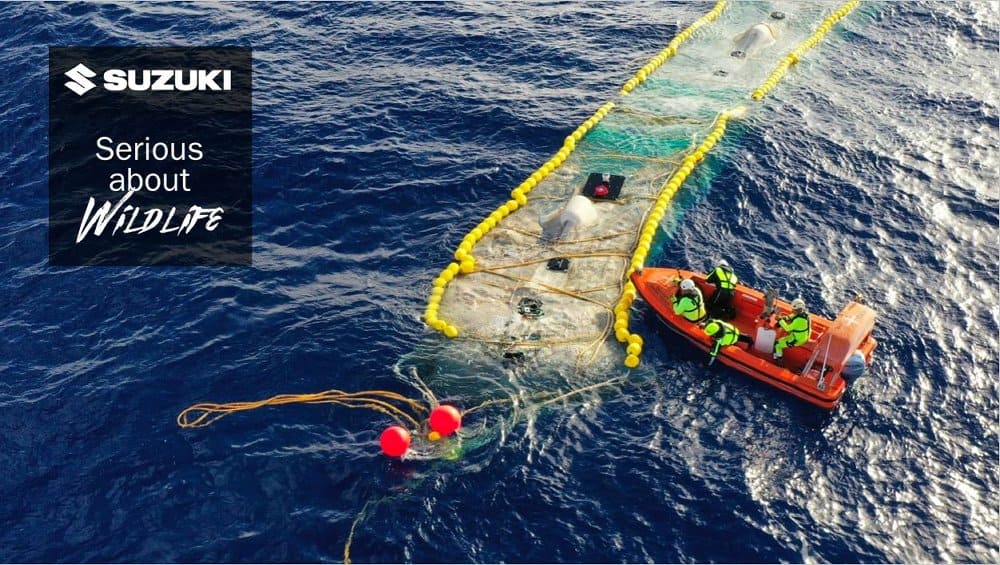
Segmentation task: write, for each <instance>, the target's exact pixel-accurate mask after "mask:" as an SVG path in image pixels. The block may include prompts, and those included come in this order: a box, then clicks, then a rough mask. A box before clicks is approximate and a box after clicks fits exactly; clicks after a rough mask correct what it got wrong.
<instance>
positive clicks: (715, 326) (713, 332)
mask: <svg viewBox="0 0 1000 565" xmlns="http://www.w3.org/2000/svg"><path fill="white" fill-rule="evenodd" d="M702 329H703V330H705V333H706V334H708V335H709V336H710V337H711V338H712V340H713V341H714V345H713V346H712V350H711V351H709V353H708V356H709V359H708V364H709V365H711V364H712V363H715V357H716V356H717V355H718V354H719V349H721V348H723V347H725V346H727V345H734V344H735V343H736V342H739V341H742V342H743V343H746V344H747V345H748V346H750V347H753V339H752V338H751V337H750V336H748V335H743V334H741V333H740V330H738V329H736V326H734V325H732V324H730V323H727V322H723V321H722V320H719V319H716V318H711V319H709V320H708V321H707V322H705V323H704V324H703V325H702Z"/></svg>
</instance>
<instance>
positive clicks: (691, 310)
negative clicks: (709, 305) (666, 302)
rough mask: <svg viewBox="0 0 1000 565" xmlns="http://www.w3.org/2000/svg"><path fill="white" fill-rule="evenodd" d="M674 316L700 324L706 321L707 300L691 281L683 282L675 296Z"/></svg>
mask: <svg viewBox="0 0 1000 565" xmlns="http://www.w3.org/2000/svg"><path fill="white" fill-rule="evenodd" d="M673 303H674V314H677V315H678V316H681V317H683V318H684V319H685V320H688V321H689V322H700V321H701V320H703V319H705V300H704V299H703V298H702V296H701V291H700V290H698V287H697V286H695V284H694V281H693V280H691V279H684V280H682V281H681V287H680V290H678V291H677V292H676V293H675V294H674V296H673Z"/></svg>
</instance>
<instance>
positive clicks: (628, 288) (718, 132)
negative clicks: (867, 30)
mask: <svg viewBox="0 0 1000 565" xmlns="http://www.w3.org/2000/svg"><path fill="white" fill-rule="evenodd" d="M860 3H861V1H860V0H850V1H849V2H847V3H846V4H844V5H842V6H840V7H839V8H838V9H837V10H836V11H835V12H834V13H833V14H832V15H831V16H829V17H827V18H826V19H825V20H823V22H822V23H821V24H820V25H819V26H818V27H817V29H816V31H815V32H814V33H813V34H812V35H811V36H809V38H808V39H806V40H805V41H803V42H802V43H800V44H799V45H798V47H796V48H795V49H793V50H792V52H791V53H789V54H788V55H787V56H786V57H785V58H784V59H782V61H781V62H780V63H779V64H778V66H777V67H776V68H775V69H774V71H773V72H772V73H771V75H770V76H768V78H767V80H765V81H764V83H763V84H761V86H760V87H758V88H757V89H756V90H754V91H753V93H752V94H751V98H753V99H754V100H757V101H760V100H761V99H763V98H764V96H766V95H767V93H768V92H770V91H771V90H773V89H774V87H775V86H777V84H778V82H779V81H780V80H781V79H782V77H784V76H785V73H787V72H788V69H789V68H790V67H791V65H793V64H795V63H797V62H798V61H799V59H800V58H801V57H802V56H803V55H804V54H805V53H806V52H807V51H809V50H810V49H812V48H813V47H815V46H816V45H817V44H818V43H819V42H820V41H822V40H823V37H824V36H825V35H826V34H827V32H829V31H830V28H831V27H832V26H833V25H834V24H836V23H837V22H838V21H840V20H841V19H842V18H843V17H844V16H846V15H847V14H848V13H850V12H851V10H853V9H854V8H856V7H857V6H858V5H859V4H860ZM717 7H718V6H717ZM734 113H735V112H734V111H727V112H724V113H722V114H721V115H720V116H719V118H718V120H717V121H716V125H715V128H714V129H713V130H712V132H711V133H709V134H708V135H707V136H706V137H705V139H704V141H703V142H702V144H701V145H699V146H698V148H697V149H696V150H695V151H693V152H692V153H691V154H690V155H689V156H687V157H686V158H685V159H684V161H683V162H682V164H681V166H680V167H679V168H678V169H677V171H676V172H675V173H674V176H673V177H672V178H671V179H670V181H668V182H667V184H666V186H664V187H663V190H661V192H660V195H659V197H658V198H657V200H656V205H655V206H653V210H652V212H651V213H650V214H649V215H648V216H647V218H646V223H645V225H644V226H643V228H642V232H641V235H640V237H639V242H638V244H637V245H636V248H635V253H634V254H633V256H632V262H631V265H630V266H629V270H628V271H627V273H626V275H625V280H626V282H625V285H624V287H623V289H622V295H621V298H619V300H618V304H617V305H616V306H615V324H614V329H615V338H616V339H617V340H618V341H619V342H621V343H624V344H627V345H626V348H625V353H626V355H625V366H626V367H628V368H630V369H631V368H634V367H637V366H638V365H639V355H641V354H642V345H643V342H642V337H641V336H639V335H638V334H634V333H631V332H630V331H629V329H628V326H629V312H630V310H631V307H632V302H633V301H635V298H636V290H635V285H633V284H632V281H631V280H629V279H630V278H631V276H632V273H633V272H635V271H638V270H641V269H642V267H643V264H644V262H645V259H646V255H647V254H648V253H649V249H650V246H651V245H652V241H653V237H654V235H655V233H656V228H657V227H658V226H659V225H660V221H661V220H662V219H663V215H664V213H666V207H667V204H668V203H669V202H670V200H671V199H672V198H673V196H674V194H675V193H676V192H677V190H678V189H679V188H680V186H681V184H683V183H684V181H685V180H686V179H687V177H688V175H690V174H691V171H692V170H693V169H694V167H695V166H696V165H697V164H698V163H700V162H701V161H702V160H703V159H704V158H705V154H706V153H708V152H709V151H710V150H711V149H712V147H713V146H715V144H716V143H718V141H719V140H720V139H721V138H722V136H723V135H724V134H725V132H726V123H727V122H728V121H729V118H730V117H731V116H733V115H734Z"/></svg>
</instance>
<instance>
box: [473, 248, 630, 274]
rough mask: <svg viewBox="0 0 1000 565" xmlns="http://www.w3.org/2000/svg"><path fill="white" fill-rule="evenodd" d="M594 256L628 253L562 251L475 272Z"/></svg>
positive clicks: (622, 255) (624, 254)
mask: <svg viewBox="0 0 1000 565" xmlns="http://www.w3.org/2000/svg"><path fill="white" fill-rule="evenodd" d="M593 257H628V253H624V252H621V251H593V252H590V253H560V254H559V255H553V256H551V257H542V258H540V259H528V260H526V261H519V262H517V263H508V264H506V265H493V266H490V267H479V268H477V269H476V270H475V271H473V272H474V273H492V272H494V271H503V270H506V269H516V268H518V267H527V266H529V265H537V264H539V263H547V262H549V261H551V260H553V259H562V258H566V259H585V258H593Z"/></svg>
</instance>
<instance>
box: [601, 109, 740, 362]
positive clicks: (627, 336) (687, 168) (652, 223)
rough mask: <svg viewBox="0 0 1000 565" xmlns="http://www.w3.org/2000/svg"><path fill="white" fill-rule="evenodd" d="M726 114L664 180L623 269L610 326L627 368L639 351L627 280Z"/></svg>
mask: <svg viewBox="0 0 1000 565" xmlns="http://www.w3.org/2000/svg"><path fill="white" fill-rule="evenodd" d="M729 117H730V112H723V113H722V114H721V115H719V117H718V119H717V120H716V121H715V127H714V128H713V129H712V131H711V133H709V134H708V135H707V136H705V139H704V141H702V142H701V145H699V146H698V148H697V149H695V150H694V151H692V152H691V154H690V155H688V156H687V157H685V158H684V160H683V161H682V162H681V166H680V167H678V168H677V170H676V171H675V172H674V174H673V176H672V177H670V180H669V181H667V184H665V185H663V188H662V189H660V194H659V196H657V198H656V204H655V205H654V206H653V209H652V210H651V211H650V213H649V214H648V215H647V216H646V221H645V223H644V224H643V226H642V231H641V232H639V242H638V243H637V244H636V246H635V251H634V252H633V254H632V260H631V263H630V265H629V268H628V270H627V271H626V272H625V280H626V282H625V285H624V287H623V289H622V295H621V298H619V300H618V304H617V305H616V306H615V308H614V312H615V323H614V326H613V327H614V330H615V339H617V340H618V341H620V342H622V343H627V344H628V345H627V346H626V348H625V352H626V356H625V366H626V367H628V368H630V369H631V368H633V367H636V366H638V365H639V355H640V354H641V353H642V337H641V336H639V335H638V334H634V333H631V332H630V331H629V329H628V322H629V312H630V310H631V308H632V302H633V301H635V297H636V290H635V285H634V284H632V281H631V280H629V279H630V278H631V277H632V273H634V272H636V271H641V270H642V267H643V265H644V264H645V262H646V255H647V254H649V249H650V247H651V246H652V244H653V238H654V237H655V236H656V229H657V228H658V227H659V225H660V222H661V221H662V220H663V215H664V214H666V212H667V205H668V204H669V203H670V200H671V199H673V197H674V194H676V193H677V190H678V189H680V187H681V185H682V184H684V181H685V180H687V178H688V176H689V175H690V174H691V171H693V170H694V168H695V166H697V164H698V163H700V162H701V161H702V160H703V159H704V158H705V154H706V153H708V152H709V151H711V150H712V147H715V144H716V143H718V142H719V140H720V139H722V136H723V134H725V133H726V123H727V122H728V121H729Z"/></svg>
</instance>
